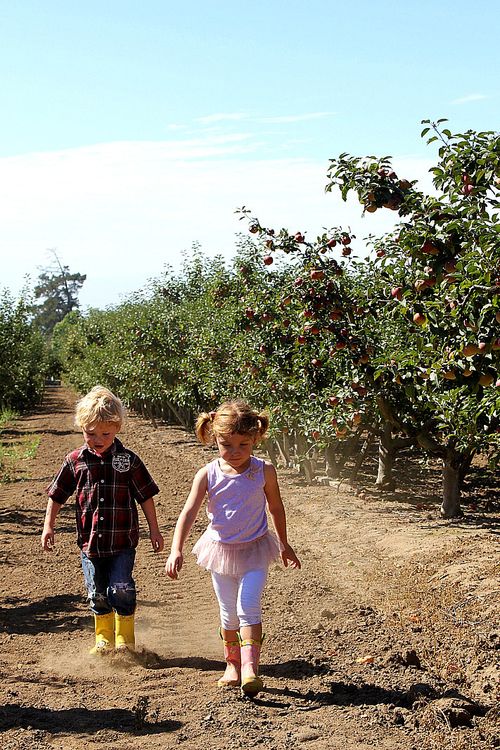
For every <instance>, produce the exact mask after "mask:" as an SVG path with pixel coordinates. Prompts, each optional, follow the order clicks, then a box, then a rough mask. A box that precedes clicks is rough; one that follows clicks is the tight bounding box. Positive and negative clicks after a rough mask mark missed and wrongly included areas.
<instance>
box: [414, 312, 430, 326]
mask: <svg viewBox="0 0 500 750" xmlns="http://www.w3.org/2000/svg"><path fill="white" fill-rule="evenodd" d="M413 322H414V323H416V325H417V326H423V325H425V323H426V322H427V318H426V317H425V315H422V313H419V312H417V313H415V315H414V316H413Z"/></svg>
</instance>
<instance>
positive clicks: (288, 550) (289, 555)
mask: <svg viewBox="0 0 500 750" xmlns="http://www.w3.org/2000/svg"><path fill="white" fill-rule="evenodd" d="M281 559H282V560H283V565H284V566H285V568H288V567H290V568H301V567H302V566H301V564H300V560H299V558H298V557H297V555H296V554H295V552H294V551H293V548H292V547H291V546H290V545H289V544H286V545H285V547H284V549H283V550H282V552H281Z"/></svg>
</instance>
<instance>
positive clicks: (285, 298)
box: [282, 294, 292, 305]
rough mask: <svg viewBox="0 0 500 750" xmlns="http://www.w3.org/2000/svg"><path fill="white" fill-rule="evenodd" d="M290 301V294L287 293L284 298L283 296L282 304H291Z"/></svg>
mask: <svg viewBox="0 0 500 750" xmlns="http://www.w3.org/2000/svg"><path fill="white" fill-rule="evenodd" d="M291 302H292V298H291V296H290V295H289V294H288V295H287V296H286V297H284V298H283V302H282V304H283V305H290V304H291Z"/></svg>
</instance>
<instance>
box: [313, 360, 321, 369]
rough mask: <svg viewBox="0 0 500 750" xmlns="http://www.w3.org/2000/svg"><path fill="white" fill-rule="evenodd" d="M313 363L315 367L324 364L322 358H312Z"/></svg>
mask: <svg viewBox="0 0 500 750" xmlns="http://www.w3.org/2000/svg"><path fill="white" fill-rule="evenodd" d="M311 364H312V365H313V367H322V366H323V362H322V361H321V360H320V359H312V360H311Z"/></svg>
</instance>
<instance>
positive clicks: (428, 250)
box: [420, 240, 439, 255]
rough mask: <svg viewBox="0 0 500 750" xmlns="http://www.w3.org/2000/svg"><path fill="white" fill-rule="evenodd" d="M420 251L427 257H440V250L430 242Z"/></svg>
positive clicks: (426, 242) (427, 241) (425, 243)
mask: <svg viewBox="0 0 500 750" xmlns="http://www.w3.org/2000/svg"><path fill="white" fill-rule="evenodd" d="M420 250H421V251H422V252H423V253H425V254H426V255H439V250H438V248H437V247H436V245H434V244H433V243H432V242H431V241H430V240H426V241H425V242H424V244H423V245H422V247H421V248H420Z"/></svg>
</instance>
